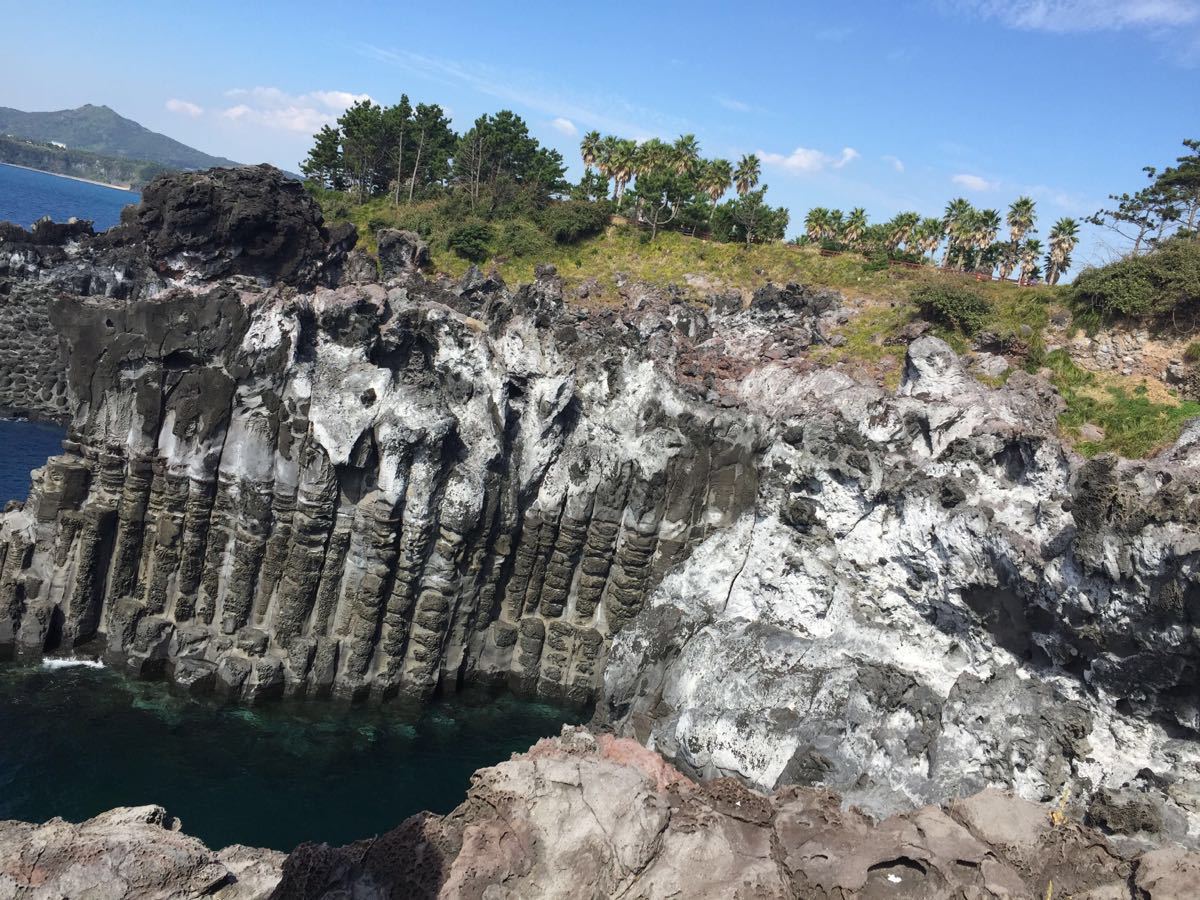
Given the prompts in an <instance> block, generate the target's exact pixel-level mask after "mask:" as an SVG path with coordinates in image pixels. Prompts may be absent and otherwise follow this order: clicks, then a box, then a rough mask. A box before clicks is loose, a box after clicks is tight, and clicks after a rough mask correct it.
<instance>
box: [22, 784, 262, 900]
mask: <svg viewBox="0 0 1200 900" xmlns="http://www.w3.org/2000/svg"><path fill="white" fill-rule="evenodd" d="M179 827H180V826H179V821H178V820H177V819H173V818H172V817H171V816H169V815H168V814H167V812H166V810H164V809H163V808H162V807H161V806H139V807H127V808H122V809H114V810H110V811H109V812H106V813H103V814H101V815H99V816H96V817H95V818H94V819H89V820H88V821H86V822H83V823H81V824H79V825H72V824H71V823H70V822H64V821H63V820H62V819H52V820H50V821H49V822H46V823H45V824H43V825H31V824H28V823H26V822H0V897H2V898H5V900H8V898H18V897H20V898H31V900H32V898H39V900H42V898H44V900H59V898H69V897H88V898H95V900H121V898H126V897H128V898H138V900H179V898H185V897H188V898H190V897H212V898H214V900H254V898H260V897H266V896H268V895H269V894H270V893H271V892H272V891H273V890H274V888H275V886H276V885H277V884H278V882H279V875H280V870H281V866H282V863H283V858H284V854H282V853H277V852H275V851H274V850H258V849H253V848H250V847H238V846H233V847H226V848H225V849H224V850H222V851H220V852H219V853H214V852H213V851H212V850H209V849H208V848H207V847H205V846H204V844H202V843H201V842H200V841H198V840H196V839H195V838H193V837H188V836H187V835H185V834H182V833H181V832H180V831H179Z"/></svg>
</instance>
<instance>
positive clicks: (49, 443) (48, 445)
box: [0, 419, 65, 509]
mask: <svg viewBox="0 0 1200 900" xmlns="http://www.w3.org/2000/svg"><path fill="white" fill-rule="evenodd" d="M64 434H65V432H64V431H63V429H62V428H59V427H58V426H57V425H45V424H42V423H40V422H24V421H19V420H13V419H0V509H2V508H3V507H4V504H5V503H7V502H8V501H9V500H24V499H25V498H26V497H27V496H28V495H29V473H30V472H32V471H33V470H34V469H36V468H37V467H38V466H40V465H41V464H42V463H44V462H45V461H46V460H47V458H49V457H51V456H55V455H57V454H59V453H61V452H62V439H63V436H64Z"/></svg>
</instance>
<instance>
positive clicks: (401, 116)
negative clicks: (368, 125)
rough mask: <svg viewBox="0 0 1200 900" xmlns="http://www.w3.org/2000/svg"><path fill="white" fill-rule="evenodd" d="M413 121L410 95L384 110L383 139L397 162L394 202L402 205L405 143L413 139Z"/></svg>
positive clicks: (390, 154)
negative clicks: (411, 130) (411, 129)
mask: <svg viewBox="0 0 1200 900" xmlns="http://www.w3.org/2000/svg"><path fill="white" fill-rule="evenodd" d="M411 119H412V104H411V103H409V102H408V95H407V94H401V95H400V102H399V103H397V104H396V105H395V106H388V107H386V108H384V110H383V139H384V141H385V144H386V152H387V155H388V156H389V157H391V158H392V159H394V160H395V173H396V177H395V178H394V179H392V202H393V203H395V205H396V206H399V205H400V187H401V185H402V184H404V174H405V168H404V151H405V147H406V144H405V142H406V141H408V140H410V139H411V135H410V133H409V131H410V128H409V126H410V124H411Z"/></svg>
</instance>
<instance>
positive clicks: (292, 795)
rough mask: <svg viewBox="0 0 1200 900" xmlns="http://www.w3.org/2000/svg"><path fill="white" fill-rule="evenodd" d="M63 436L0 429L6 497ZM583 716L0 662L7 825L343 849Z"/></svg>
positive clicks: (17, 494) (62, 663)
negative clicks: (57, 822)
mask: <svg viewBox="0 0 1200 900" xmlns="http://www.w3.org/2000/svg"><path fill="white" fill-rule="evenodd" d="M61 440H62V430H61V429H57V428H54V427H52V426H46V425H40V424H37V423H32V422H17V421H0V447H3V448H4V452H0V496H3V499H4V500H9V499H19V498H24V497H25V495H26V492H27V491H28V487H29V470H30V469H31V468H34V467H37V466H39V465H41V464H42V463H43V462H45V459H46V457H47V456H49V455H51V454H53V453H57V452H59V444H60V442H61ZM585 718H586V711H584V710H579V709H566V708H560V707H556V706H551V705H547V704H540V703H532V702H529V701H523V700H517V699H514V698H512V697H507V696H496V695H492V694H488V693H482V692H481V693H464V694H461V695H458V696H454V697H451V698H448V699H443V700H439V701H437V702H435V703H433V704H432V705H429V706H426V707H424V708H412V707H403V706H401V705H399V704H395V703H393V704H388V705H385V706H382V707H380V706H357V707H349V706H346V705H343V704H339V703H336V702H332V701H331V702H324V701H311V702H291V703H289V702H280V703H273V704H268V705H263V706H259V707H246V706H238V705H231V704H225V703H221V702H219V701H218V700H216V699H215V698H211V697H208V698H194V697H189V696H184V695H181V694H179V693H177V692H176V691H174V690H173V689H172V688H171V687H170V686H169V685H168V684H167V683H165V682H161V681H154V682H149V681H139V680H135V679H131V678H128V677H125V676H124V675H122V674H119V673H117V672H114V671H113V670H112V669H109V668H106V667H104V666H103V665H100V664H97V663H95V662H93V661H91V660H88V659H78V660H67V659H46V660H36V661H29V662H21V661H16V662H14V661H9V662H0V820H3V819H23V820H26V821H33V822H41V821H45V820H46V819H49V818H52V817H54V816H62V817H63V818H65V819H68V820H70V821H82V820H83V819H87V818H90V817H91V816H94V815H96V814H97V813H100V812H103V811H104V810H107V809H111V808H113V807H115V806H139V805H143V804H147V803H157V804H159V805H160V806H163V807H165V808H166V809H167V810H168V811H169V812H170V813H171V814H173V815H175V816H177V817H179V818H180V819H181V820H182V822H183V826H184V829H185V830H186V831H187V832H188V833H189V834H194V835H196V836H197V837H199V838H201V839H202V840H203V841H205V842H206V843H207V844H208V845H209V846H210V847H213V848H219V847H224V846H226V845H228V844H235V843H238V844H248V845H251V846H258V847H272V848H275V849H278V850H284V851H287V850H291V849H292V848H293V847H294V846H295V845H296V844H298V843H300V842H301V841H305V840H314V841H327V842H329V843H332V844H344V843H348V842H350V841H354V840H358V839H360V838H366V837H371V836H372V835H374V834H378V833H380V832H383V831H386V830H388V829H389V828H392V827H394V826H396V825H398V824H400V822H401V821H403V820H404V819H406V818H407V817H408V816H410V815H412V814H414V813H417V812H420V811H421V810H423V809H428V810H431V811H433V812H437V813H445V812H449V811H450V810H451V809H453V808H454V807H455V806H457V805H458V804H459V803H461V802H462V800H463V799H464V797H465V796H466V791H467V787H468V786H469V784H470V776H471V773H472V772H474V771H475V770H476V769H478V768H481V767H483V766H490V765H495V764H496V763H498V762H501V761H503V760H505V759H507V758H508V757H509V756H510V755H511V754H512V753H515V752H519V751H522V750H525V749H527V748H528V747H529V746H530V745H531V744H532V743H534V742H535V741H536V740H537V739H538V738H541V737H545V736H548V735H553V734H557V733H558V731H559V729H560V728H561V727H562V725H563V723H564V722H581V721H583V720H584V719H585Z"/></svg>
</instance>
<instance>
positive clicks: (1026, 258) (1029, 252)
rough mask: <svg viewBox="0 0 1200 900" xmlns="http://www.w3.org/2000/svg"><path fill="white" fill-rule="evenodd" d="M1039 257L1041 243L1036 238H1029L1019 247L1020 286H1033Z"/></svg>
mask: <svg viewBox="0 0 1200 900" xmlns="http://www.w3.org/2000/svg"><path fill="white" fill-rule="evenodd" d="M1041 255H1042V242H1041V241H1039V240H1037V239H1036V238H1029V239H1028V240H1026V241H1025V243H1024V244H1022V245H1021V279H1020V283H1021V284H1033V281H1034V279H1035V278H1036V277H1037V276H1036V274H1035V273H1036V271H1037V269H1038V264H1037V263H1038V257H1039V256H1041Z"/></svg>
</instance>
